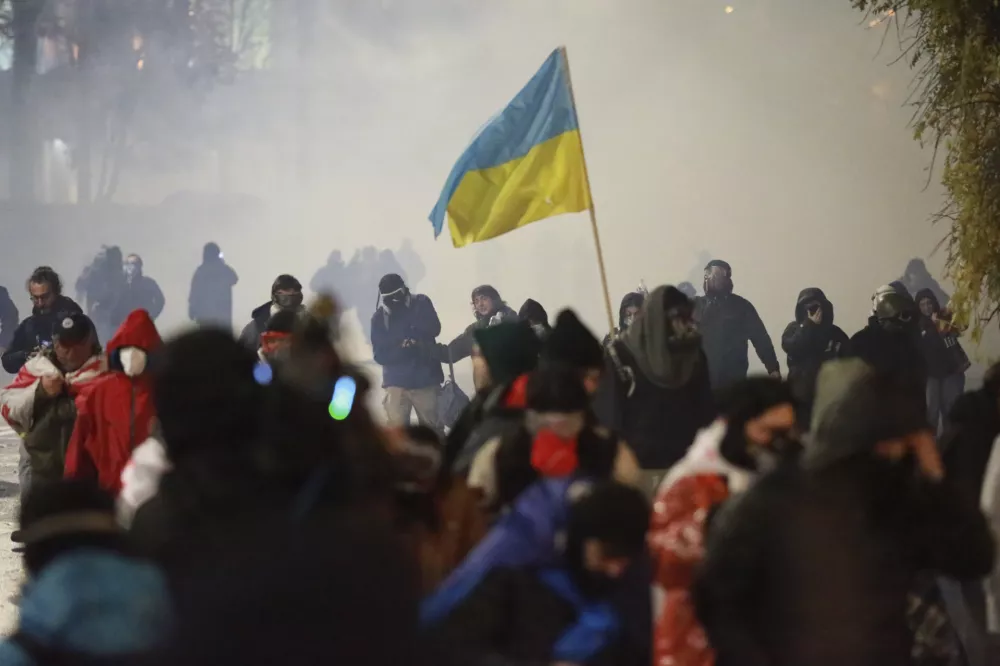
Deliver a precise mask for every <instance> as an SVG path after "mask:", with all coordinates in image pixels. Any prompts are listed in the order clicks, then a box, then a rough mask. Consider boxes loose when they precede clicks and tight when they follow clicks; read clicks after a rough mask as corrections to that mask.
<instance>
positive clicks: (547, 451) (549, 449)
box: [531, 429, 580, 477]
mask: <svg viewBox="0 0 1000 666" xmlns="http://www.w3.org/2000/svg"><path fill="white" fill-rule="evenodd" d="M576 448H577V439H576V437H568V438H567V437H560V436H559V435H557V434H556V433H555V432H553V431H552V430H547V429H546V430H539V431H538V433H537V434H536V435H535V441H534V442H532V444H531V466H532V467H534V468H535V471H536V472H538V473H539V474H540V475H542V476H543V477H558V476H569V475H570V474H572V473H573V472H575V471H576V468H577V467H578V466H579V464H580V460H579V457H578V456H577V452H576Z"/></svg>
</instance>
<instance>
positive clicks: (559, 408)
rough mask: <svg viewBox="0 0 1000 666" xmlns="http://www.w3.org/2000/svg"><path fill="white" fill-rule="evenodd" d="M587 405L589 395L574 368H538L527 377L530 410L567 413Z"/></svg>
mask: <svg viewBox="0 0 1000 666" xmlns="http://www.w3.org/2000/svg"><path fill="white" fill-rule="evenodd" d="M589 406H590V396H589V395H587V389H586V388H584V386H583V382H582V381H581V379H580V375H579V373H578V372H577V371H576V370H575V369H574V368H571V367H566V366H555V367H546V368H540V369H538V370H535V371H534V372H533V373H531V376H530V377H529V378H528V390H527V407H528V409H530V410H532V411H535V412H556V413H560V414H568V413H571V412H582V411H585V410H586V409H587V408H588V407H589Z"/></svg>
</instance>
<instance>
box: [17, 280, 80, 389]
mask: <svg viewBox="0 0 1000 666" xmlns="http://www.w3.org/2000/svg"><path fill="white" fill-rule="evenodd" d="M74 314H83V310H81V309H80V306H79V305H77V304H76V303H75V302H74V301H73V300H71V299H69V298H66V297H65V296H59V297H58V298H57V299H56V302H55V304H54V305H53V307H52V309H51V310H49V311H48V312H45V313H39V312H38V311H37V310H36V311H34V312H33V313H32V315H31V316H30V317H28V318H27V319H25V320H24V321H22V322H21V324H20V325H19V326H18V327H17V329H16V330H15V331H14V339H13V340H11V343H10V346H9V347H8V348H7V351H5V352H4V354H3V369H4V370H6V371H7V372H9V373H12V374H13V373H16V372H17V371H19V370H20V369H21V368H22V367H23V366H24V364H25V363H26V362H27V360H28V356H30V355H31V353H32V352H33V351H35V350H36V349H37V348H38V347H39V346H40V345H42V344H51V343H52V332H53V331H54V330H55V328H56V326H58V325H59V323H60V322H62V320H63V319H65V318H66V317H69V316H70V315H74Z"/></svg>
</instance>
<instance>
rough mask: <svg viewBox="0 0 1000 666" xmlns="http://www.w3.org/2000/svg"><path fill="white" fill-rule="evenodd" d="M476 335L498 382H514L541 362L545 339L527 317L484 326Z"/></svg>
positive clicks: (491, 374) (496, 382)
mask: <svg viewBox="0 0 1000 666" xmlns="http://www.w3.org/2000/svg"><path fill="white" fill-rule="evenodd" d="M473 337H474V338H475V340H476V344H477V345H479V350H480V352H481V353H482V355H483V358H484V359H486V365H487V366H489V369H490V377H491V378H492V379H493V383H494V384H506V383H508V382H512V381H514V380H515V379H517V378H518V377H520V376H521V375H523V374H525V373H528V372H531V371H532V370H534V369H535V367H536V366H537V365H538V352H539V351H540V348H541V341H540V340H539V339H538V336H537V335H535V332H534V331H533V330H531V325H530V324H528V322H526V321H519V322H511V323H502V324H497V325H496V326H490V327H489V328H481V329H478V330H476V331H475V332H474V333H473Z"/></svg>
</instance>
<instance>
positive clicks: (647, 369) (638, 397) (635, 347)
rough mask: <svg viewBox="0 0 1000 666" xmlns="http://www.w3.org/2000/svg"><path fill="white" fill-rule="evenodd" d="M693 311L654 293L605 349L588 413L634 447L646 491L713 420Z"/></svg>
mask: <svg viewBox="0 0 1000 666" xmlns="http://www.w3.org/2000/svg"><path fill="white" fill-rule="evenodd" d="M693 310H694V304H693V303H692V302H691V299H689V298H688V297H687V296H685V295H684V294H682V293H681V292H679V291H678V290H677V289H676V288H674V287H668V286H663V287H658V288H656V289H654V290H653V292H652V293H651V294H650V295H649V297H647V298H646V300H645V302H644V303H643V305H642V309H641V310H640V311H639V314H638V315H637V316H636V318H635V321H633V322H632V325H631V326H629V327H628V329H627V330H626V331H625V335H623V336H622V337H621V338H619V339H618V340H615V341H614V342H613V343H612V344H610V345H608V347H607V348H606V350H607V356H608V358H607V369H606V371H605V372H604V375H603V377H602V380H601V385H600V386H599V387H598V390H597V394H596V396H595V398H594V410H595V412H596V414H597V417H598V419H599V420H600V422H601V423H602V424H603V425H604V426H605V427H607V428H610V429H611V430H612V431H614V432H616V433H618V434H619V435H620V436H621V437H622V439H624V440H625V441H626V442H627V443H628V444H629V446H630V447H632V450H633V451H634V452H635V455H636V457H637V458H638V459H639V465H640V467H642V468H643V469H645V470H648V472H649V476H650V478H649V479H648V481H649V483H650V484H651V485H650V488H652V487H655V484H656V483H657V481H658V478H659V476H661V475H662V470H665V469H666V468H668V467H670V466H671V465H673V464H674V463H675V462H677V461H678V460H680V459H681V457H683V455H684V452H685V451H686V450H687V448H688V446H690V444H691V441H692V440H693V439H694V436H695V433H697V432H698V431H699V430H700V429H701V428H703V427H704V426H706V425H708V424H709V423H710V422H711V421H712V419H713V418H714V416H715V409H714V403H713V400H712V392H711V387H710V385H709V380H708V365H707V363H706V360H705V353H704V352H703V351H702V346H701V336H700V335H699V334H698V329H697V326H696V325H695V322H694V319H693Z"/></svg>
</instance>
